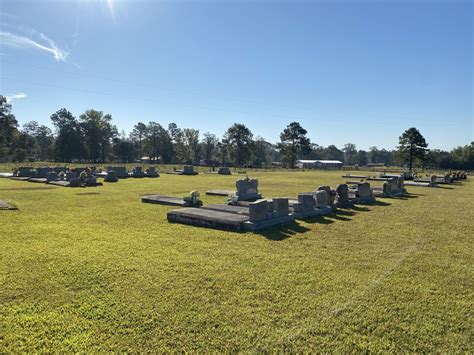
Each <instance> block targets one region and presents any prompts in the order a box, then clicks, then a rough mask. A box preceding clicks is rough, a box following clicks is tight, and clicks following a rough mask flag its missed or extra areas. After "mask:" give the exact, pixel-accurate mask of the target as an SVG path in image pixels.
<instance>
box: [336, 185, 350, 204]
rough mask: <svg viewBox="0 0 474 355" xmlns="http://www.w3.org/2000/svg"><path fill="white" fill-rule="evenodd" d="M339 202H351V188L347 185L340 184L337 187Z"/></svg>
mask: <svg viewBox="0 0 474 355" xmlns="http://www.w3.org/2000/svg"><path fill="white" fill-rule="evenodd" d="M336 194H337V196H336V197H337V202H348V201H349V186H347V184H339V185H337V187H336Z"/></svg>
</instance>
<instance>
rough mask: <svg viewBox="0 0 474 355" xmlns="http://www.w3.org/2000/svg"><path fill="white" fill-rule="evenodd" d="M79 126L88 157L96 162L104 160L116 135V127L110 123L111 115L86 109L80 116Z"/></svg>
mask: <svg viewBox="0 0 474 355" xmlns="http://www.w3.org/2000/svg"><path fill="white" fill-rule="evenodd" d="M79 118H80V126H81V129H82V132H83V135H84V140H85V143H86V146H87V150H88V153H89V154H88V155H89V159H90V160H91V161H92V162H93V163H96V162H98V161H99V159H101V161H102V162H105V161H106V158H107V151H108V149H109V148H110V145H111V141H112V139H113V138H114V137H116V136H117V134H118V132H117V128H116V127H115V126H114V125H112V123H111V121H112V115H110V114H104V113H103V112H102V111H96V110H87V111H86V112H84V113H83V114H82V115H81V116H80V117H79Z"/></svg>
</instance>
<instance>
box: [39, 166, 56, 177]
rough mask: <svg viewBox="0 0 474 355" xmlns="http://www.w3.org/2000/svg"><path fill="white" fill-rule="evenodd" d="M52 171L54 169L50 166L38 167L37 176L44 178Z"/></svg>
mask: <svg viewBox="0 0 474 355" xmlns="http://www.w3.org/2000/svg"><path fill="white" fill-rule="evenodd" d="M51 171H53V169H52V168H49V167H41V168H37V169H36V174H35V177H37V178H43V179H44V178H46V175H47V174H48V173H49V172H51Z"/></svg>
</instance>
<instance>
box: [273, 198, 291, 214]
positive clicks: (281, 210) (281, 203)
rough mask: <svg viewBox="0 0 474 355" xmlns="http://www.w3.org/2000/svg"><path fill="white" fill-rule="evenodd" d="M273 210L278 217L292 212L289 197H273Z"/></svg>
mask: <svg viewBox="0 0 474 355" xmlns="http://www.w3.org/2000/svg"><path fill="white" fill-rule="evenodd" d="M273 210H274V211H275V212H276V215H277V216H278V217H281V216H286V215H288V213H290V208H289V205H288V198H281V197H279V198H273Z"/></svg>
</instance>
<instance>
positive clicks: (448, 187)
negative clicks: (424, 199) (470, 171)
mask: <svg viewBox="0 0 474 355" xmlns="http://www.w3.org/2000/svg"><path fill="white" fill-rule="evenodd" d="M458 186H462V184H459V185H458ZM438 189H445V190H453V189H454V187H451V186H446V185H440V184H438Z"/></svg>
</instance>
